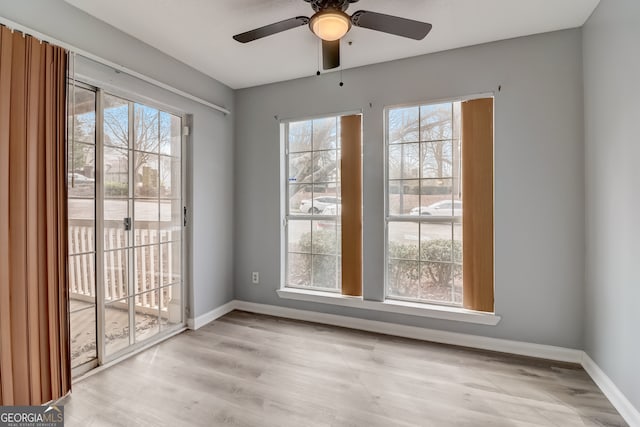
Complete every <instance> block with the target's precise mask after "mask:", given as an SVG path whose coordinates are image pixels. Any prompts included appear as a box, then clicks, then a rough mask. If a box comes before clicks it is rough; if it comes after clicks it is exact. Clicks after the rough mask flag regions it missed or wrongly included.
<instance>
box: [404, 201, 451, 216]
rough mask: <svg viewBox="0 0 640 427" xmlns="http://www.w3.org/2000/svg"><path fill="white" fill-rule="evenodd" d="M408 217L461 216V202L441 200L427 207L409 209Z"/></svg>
mask: <svg viewBox="0 0 640 427" xmlns="http://www.w3.org/2000/svg"><path fill="white" fill-rule="evenodd" d="M409 214H410V215H432V216H452V215H453V216H461V215H462V202H461V201H460V200H454V201H451V200H442V201H440V202H436V203H433V204H431V205H429V206H418V207H416V208H413V209H411V211H410V212H409Z"/></svg>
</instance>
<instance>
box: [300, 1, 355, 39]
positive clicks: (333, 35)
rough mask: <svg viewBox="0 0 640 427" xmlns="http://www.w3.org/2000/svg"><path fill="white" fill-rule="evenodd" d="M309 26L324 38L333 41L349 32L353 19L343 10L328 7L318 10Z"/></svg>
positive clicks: (314, 32)
mask: <svg viewBox="0 0 640 427" xmlns="http://www.w3.org/2000/svg"><path fill="white" fill-rule="evenodd" d="M309 27H311V31H313V34H315V35H316V36H318V37H320V38H321V39H322V40H325V41H328V42H332V41H336V40H339V39H341V38H342V37H343V36H344V35H345V34H347V32H348V31H349V30H350V29H351V19H350V18H349V15H347V14H346V13H344V12H343V11H341V10H331V9H327V10H322V11H320V12H316V14H314V15H313V16H312V17H311V21H309Z"/></svg>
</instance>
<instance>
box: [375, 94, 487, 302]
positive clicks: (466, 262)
mask: <svg viewBox="0 0 640 427" xmlns="http://www.w3.org/2000/svg"><path fill="white" fill-rule="evenodd" d="M386 129H387V133H386V141H387V143H386V148H387V186H386V187H387V188H386V206H387V240H386V241H387V249H386V251H387V269H386V276H387V277H386V295H387V298H391V299H402V300H410V301H420V302H430V303H440V304H448V305H454V306H464V307H465V308H471V309H475V310H483V311H493V99H492V98H490V99H478V100H473V101H465V102H445V103H438V104H429V105H415V106H410V107H399V108H389V109H387V110H386ZM463 204H464V205H465V209H464V210H463V209H462V206H463ZM463 242H464V243H463ZM463 278H464V280H463Z"/></svg>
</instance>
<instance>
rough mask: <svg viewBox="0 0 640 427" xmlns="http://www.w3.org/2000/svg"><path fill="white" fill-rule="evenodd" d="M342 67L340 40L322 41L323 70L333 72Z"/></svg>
mask: <svg viewBox="0 0 640 427" xmlns="http://www.w3.org/2000/svg"><path fill="white" fill-rule="evenodd" d="M339 66H340V40H335V41H332V42H328V41H326V40H322V68H323V69H325V70H331V69H332V68H338V67H339Z"/></svg>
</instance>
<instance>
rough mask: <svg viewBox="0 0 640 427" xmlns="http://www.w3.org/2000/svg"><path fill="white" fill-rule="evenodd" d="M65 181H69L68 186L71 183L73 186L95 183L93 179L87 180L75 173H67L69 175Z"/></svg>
mask: <svg viewBox="0 0 640 427" xmlns="http://www.w3.org/2000/svg"><path fill="white" fill-rule="evenodd" d="M67 179H68V180H69V184H71V183H72V182H73V184H75V185H78V184H93V183H94V182H96V180H95V179H93V178H88V177H86V176H84V175H82V174H79V173H75V172H69V174H68V175H67Z"/></svg>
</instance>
